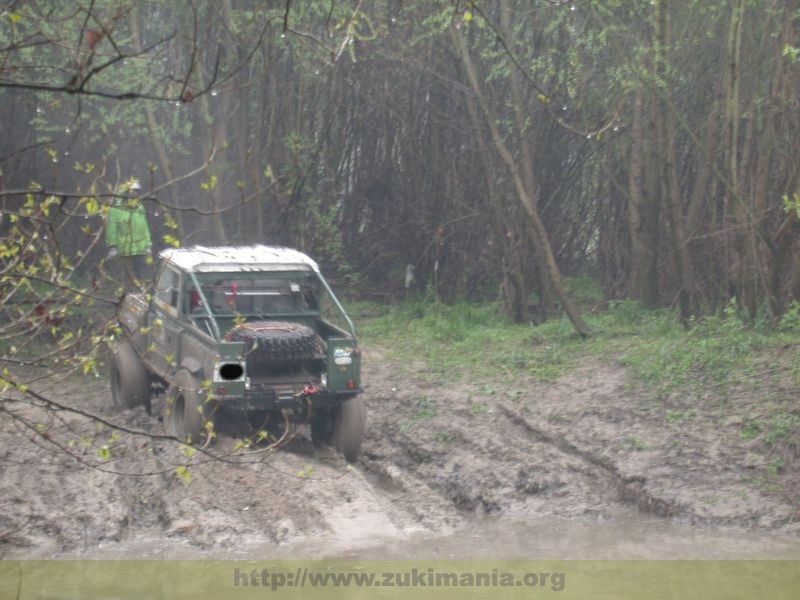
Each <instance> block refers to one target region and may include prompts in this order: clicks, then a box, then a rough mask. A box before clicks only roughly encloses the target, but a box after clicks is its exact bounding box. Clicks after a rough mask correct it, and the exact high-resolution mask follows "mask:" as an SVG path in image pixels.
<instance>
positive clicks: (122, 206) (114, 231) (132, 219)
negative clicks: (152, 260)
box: [106, 199, 152, 256]
mask: <svg viewBox="0 0 800 600" xmlns="http://www.w3.org/2000/svg"><path fill="white" fill-rule="evenodd" d="M106 245H107V246H108V247H109V248H112V247H116V249H117V252H118V253H119V255H120V256H135V255H137V254H147V253H148V252H150V246H152V240H151V238H150V227H149V226H148V224H147V215H146V214H145V212H144V206H143V205H142V203H141V202H137V203H136V205H135V206H129V205H128V203H126V202H125V201H124V200H122V199H118V200H117V201H116V202H115V203H114V204H113V205H112V206H111V207H110V208H109V209H108V220H107V221H106Z"/></svg>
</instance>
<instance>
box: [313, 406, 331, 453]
mask: <svg viewBox="0 0 800 600" xmlns="http://www.w3.org/2000/svg"><path fill="white" fill-rule="evenodd" d="M333 417H334V415H333V412H331V411H330V410H321V411H320V412H318V413H316V414H314V415H313V416H312V417H311V420H310V424H311V441H312V442H313V443H314V445H315V446H329V445H330V444H331V442H332V441H333Z"/></svg>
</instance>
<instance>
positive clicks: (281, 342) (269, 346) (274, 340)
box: [231, 321, 325, 363]
mask: <svg viewBox="0 0 800 600" xmlns="http://www.w3.org/2000/svg"><path fill="white" fill-rule="evenodd" d="M231 338H232V339H233V340H234V341H244V342H246V343H247V344H248V347H249V348H253V347H256V346H257V352H255V353H254V357H255V356H257V357H258V359H259V360H264V361H268V362H273V363H275V362H291V361H296V360H308V359H322V358H324V357H325V343H324V342H323V341H322V338H321V337H320V336H319V335H318V334H317V332H315V331H314V330H313V329H311V328H310V327H308V326H306V325H301V324H300V323H291V322H289V321H255V322H251V323H244V324H243V325H239V326H238V327H235V328H234V329H233V330H232V331H231Z"/></svg>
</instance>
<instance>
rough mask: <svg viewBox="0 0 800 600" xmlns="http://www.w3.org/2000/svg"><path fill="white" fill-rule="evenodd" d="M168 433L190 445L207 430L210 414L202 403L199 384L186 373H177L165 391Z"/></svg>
mask: <svg viewBox="0 0 800 600" xmlns="http://www.w3.org/2000/svg"><path fill="white" fill-rule="evenodd" d="M167 411H168V412H167V419H168V421H167V423H168V431H169V433H170V434H172V435H174V436H175V437H176V438H178V439H179V440H182V441H184V442H187V443H189V444H191V443H192V442H195V441H197V440H198V439H199V437H200V434H201V433H203V431H206V430H207V427H208V425H207V424H208V423H209V419H210V416H211V412H210V411H209V408H208V405H207V404H206V403H204V402H203V394H202V393H201V389H200V382H199V381H198V379H197V378H196V377H193V376H192V375H191V374H190V373H189V372H188V371H179V372H178V373H177V375H175V381H174V382H173V384H172V385H170V386H169V389H168V390H167Z"/></svg>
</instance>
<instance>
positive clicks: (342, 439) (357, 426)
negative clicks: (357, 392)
mask: <svg viewBox="0 0 800 600" xmlns="http://www.w3.org/2000/svg"><path fill="white" fill-rule="evenodd" d="M366 429H367V406H366V404H365V403H364V397H363V396H356V397H355V398H350V399H349V400H345V401H344V402H342V404H341V406H340V407H339V408H338V409H336V410H335V411H334V413H333V436H332V437H333V443H334V446H336V449H337V450H338V451H339V452H340V453H341V454H342V455H343V456H344V457H345V458H346V459H347V462H355V460H356V459H357V458H358V454H359V452H361V442H363V441H364V432H365V431H366Z"/></svg>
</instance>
